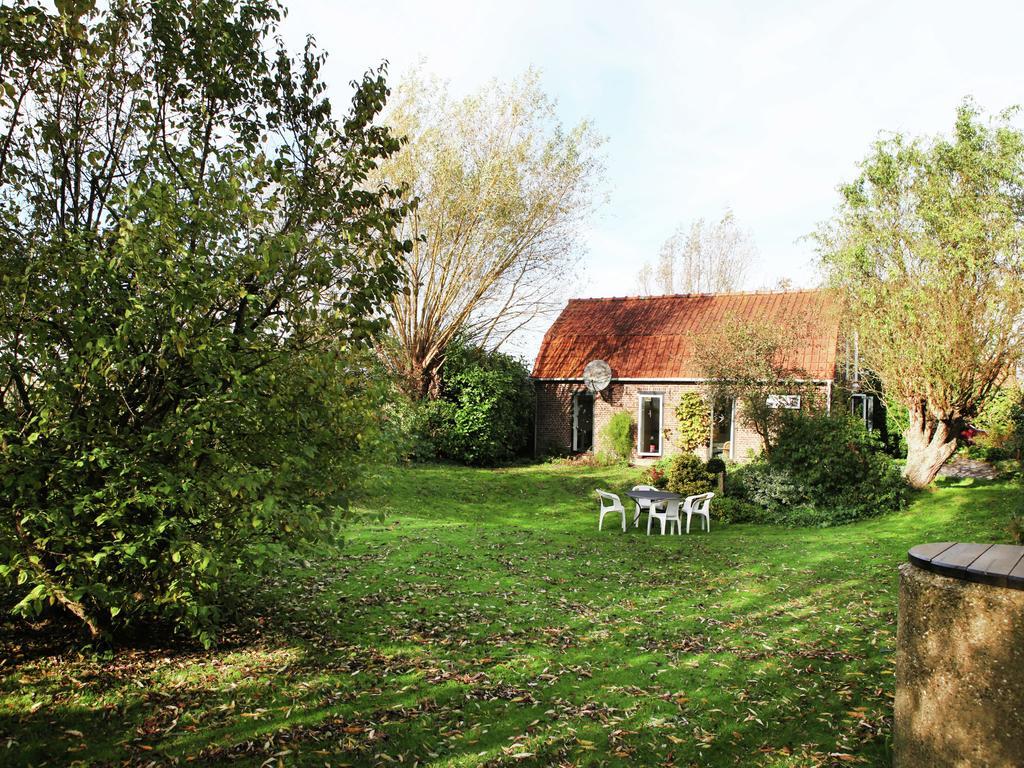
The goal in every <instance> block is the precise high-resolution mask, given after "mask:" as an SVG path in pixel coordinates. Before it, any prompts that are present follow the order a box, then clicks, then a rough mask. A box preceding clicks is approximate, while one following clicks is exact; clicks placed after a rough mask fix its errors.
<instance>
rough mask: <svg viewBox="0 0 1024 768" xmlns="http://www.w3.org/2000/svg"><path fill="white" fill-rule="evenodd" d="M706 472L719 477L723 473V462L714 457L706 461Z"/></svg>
mask: <svg viewBox="0 0 1024 768" xmlns="http://www.w3.org/2000/svg"><path fill="white" fill-rule="evenodd" d="M706 468H707V471H708V474H710V475H720V474H722V473H723V472H725V462H724V461H723V460H722V459H720V458H718V457H717V456H715V457H714V458H711V459H708V463H707V467H706Z"/></svg>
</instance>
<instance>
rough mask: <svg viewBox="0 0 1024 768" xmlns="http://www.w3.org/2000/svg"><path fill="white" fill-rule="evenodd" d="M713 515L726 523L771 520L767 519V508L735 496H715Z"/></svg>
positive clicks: (712, 507)
mask: <svg viewBox="0 0 1024 768" xmlns="http://www.w3.org/2000/svg"><path fill="white" fill-rule="evenodd" d="M711 517H712V518H713V519H714V520H716V521H718V522H720V523H724V524H726V525H728V524H729V523H764V522H769V521H767V520H766V519H765V510H764V509H763V508H762V507H759V506H757V505H756V504H752V503H751V502H749V501H746V500H745V499H740V498H736V497H733V496H715V498H714V500H712V502H711Z"/></svg>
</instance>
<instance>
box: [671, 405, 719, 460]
mask: <svg viewBox="0 0 1024 768" xmlns="http://www.w3.org/2000/svg"><path fill="white" fill-rule="evenodd" d="M675 437H676V444H677V445H678V446H679V448H680V450H683V451H686V452H690V451H692V450H693V449H694V448H696V447H698V446H701V445H707V444H708V440H709V439H710V437H711V407H710V406H709V405H708V402H707V400H706V399H705V398H704V396H703V395H701V394H699V393H697V392H685V393H683V395H682V396H681V397H680V398H679V404H678V405H677V406H676V430H675Z"/></svg>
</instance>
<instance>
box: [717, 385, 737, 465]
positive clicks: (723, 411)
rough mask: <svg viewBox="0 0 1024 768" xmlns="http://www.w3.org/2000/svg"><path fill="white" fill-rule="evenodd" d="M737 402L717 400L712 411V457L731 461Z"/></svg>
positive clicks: (724, 398) (728, 399)
mask: <svg viewBox="0 0 1024 768" xmlns="http://www.w3.org/2000/svg"><path fill="white" fill-rule="evenodd" d="M735 412H736V401H735V400H733V399H732V398H729V397H723V398H719V399H717V400H715V403H714V406H713V407H712V409H711V455H712V456H719V457H724V458H727V459H731V458H732V457H733V455H732V454H733V451H732V439H733V434H732V431H733V430H732V428H733V421H734V418H733V417H734V416H735Z"/></svg>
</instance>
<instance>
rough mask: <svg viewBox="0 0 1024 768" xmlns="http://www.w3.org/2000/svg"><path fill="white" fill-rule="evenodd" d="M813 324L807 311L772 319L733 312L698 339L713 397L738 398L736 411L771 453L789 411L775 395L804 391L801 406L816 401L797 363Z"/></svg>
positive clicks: (696, 352) (699, 357)
mask: <svg viewBox="0 0 1024 768" xmlns="http://www.w3.org/2000/svg"><path fill="white" fill-rule="evenodd" d="M812 328H813V324H812V318H811V317H808V316H802V315H797V316H791V317H788V318H784V319H779V320H778V321H776V322H771V323H765V322H759V321H757V320H749V319H745V318H742V317H737V316H735V315H732V316H729V317H726V318H725V320H724V321H723V322H722V323H721V324H719V325H717V326H715V327H714V328H710V329H708V330H707V332H704V333H702V334H700V335H699V336H696V337H695V338H694V360H695V362H696V364H697V367H698V369H699V370H700V372H701V377H702V378H704V379H706V380H707V383H706V384H705V393H706V397H707V399H708V401H709V402H712V403H714V402H721V401H722V400H726V401H728V400H735V401H736V404H737V410H736V413H737V416H738V417H739V418H740V420H741V421H742V422H743V423H744V424H746V425H747V426H748V427H749V428H750V429H752V430H753V431H754V432H756V433H757V435H758V436H759V437H760V438H761V440H762V441H763V443H764V448H765V452H766V453H768V454H770V453H771V451H772V449H773V448H774V446H775V438H776V435H777V433H778V430H779V427H780V425H781V419H782V417H783V412H784V410H785V409H783V408H781V407H780V403H779V402H778V401H777V400H776V397H777V396H778V395H794V396H799V397H800V398H801V407H812V406H813V405H814V400H815V396H816V395H815V389H814V385H813V384H812V383H811V382H810V381H809V379H810V377H809V376H808V375H807V373H806V372H805V371H803V370H802V369H801V368H800V367H799V366H798V365H797V364H796V362H795V361H796V360H797V359H798V357H799V355H798V352H799V350H800V349H801V348H802V347H804V346H805V345H806V344H807V343H808V339H809V338H810V336H811V330H812Z"/></svg>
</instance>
